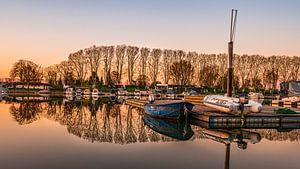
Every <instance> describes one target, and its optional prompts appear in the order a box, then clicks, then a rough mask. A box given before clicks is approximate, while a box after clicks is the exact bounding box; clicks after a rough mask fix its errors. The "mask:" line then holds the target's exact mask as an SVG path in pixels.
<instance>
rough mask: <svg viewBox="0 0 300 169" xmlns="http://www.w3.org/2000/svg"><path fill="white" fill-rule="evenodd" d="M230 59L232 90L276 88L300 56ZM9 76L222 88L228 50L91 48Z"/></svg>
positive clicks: (292, 75) (24, 65)
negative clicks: (42, 66)
mask: <svg viewBox="0 0 300 169" xmlns="http://www.w3.org/2000/svg"><path fill="white" fill-rule="evenodd" d="M233 63H234V87H235V88H236V89H249V88H250V89H253V90H259V89H264V90H266V89H275V88H276V86H277V84H278V83H279V82H282V81H289V80H298V79H299V68H300V66H299V65H300V64H299V63H300V57H299V56H293V57H290V56H269V57H265V56H262V55H234V61H233ZM10 77H11V78H13V79H16V78H17V79H19V80H21V81H24V82H28V81H42V80H45V81H47V82H49V83H50V84H52V85H61V84H68V85H77V86H80V85H83V84H90V85H95V84H99V83H101V84H104V85H116V84H128V85H141V86H146V85H147V86H148V85H153V84H156V83H166V84H194V85H199V86H207V87H213V88H220V89H225V88H226V81H227V54H224V53H223V54H202V53H197V52H185V51H183V50H170V49H157V48H155V49H150V48H146V47H141V48H140V47H136V46H128V45H117V46H91V47H89V48H85V49H81V50H79V51H76V52H73V53H70V54H69V56H68V58H67V60H65V61H62V62H60V63H59V64H54V65H51V66H49V67H45V68H41V66H39V65H37V64H35V63H33V62H31V61H26V60H20V61H18V62H17V63H15V64H14V66H13V69H12V70H11V72H10Z"/></svg>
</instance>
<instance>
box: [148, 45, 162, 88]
mask: <svg viewBox="0 0 300 169" xmlns="http://www.w3.org/2000/svg"><path fill="white" fill-rule="evenodd" d="M161 55H162V50H161V49H153V50H152V51H151V54H150V56H151V57H150V59H149V62H148V63H149V64H148V65H149V74H150V78H151V81H152V83H155V82H156V81H157V76H158V66H159V60H160V57H161Z"/></svg>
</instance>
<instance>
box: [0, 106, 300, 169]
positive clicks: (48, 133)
mask: <svg viewBox="0 0 300 169" xmlns="http://www.w3.org/2000/svg"><path fill="white" fill-rule="evenodd" d="M47 105H48V104H45V105H43V106H41V111H40V109H39V111H40V112H38V113H37V114H36V116H35V117H36V119H37V120H33V121H31V120H30V119H29V120H28V119H27V121H22V120H21V118H19V119H18V118H16V117H15V116H14V115H13V113H11V111H10V110H12V105H11V104H0V133H1V136H0V138H1V139H0V150H1V153H0V154H1V158H0V165H1V168H66V167H68V168H71V167H73V168H171V167H172V168H224V163H225V145H224V144H222V143H219V142H216V141H212V140H210V139H203V135H202V133H201V131H202V128H200V127H197V126H192V129H193V130H194V136H193V137H192V138H191V139H190V140H189V141H177V140H175V139H172V138H170V137H167V136H163V135H161V134H158V133H155V132H154V131H153V130H151V129H150V128H149V127H147V126H145V124H144V122H143V121H142V118H141V117H142V115H139V112H137V110H135V109H133V110H132V113H130V111H128V108H127V107H126V106H121V107H120V109H116V108H115V107H114V108H112V109H111V110H110V111H107V107H106V106H105V105H102V106H99V109H98V112H97V113H96V117H91V116H90V114H91V113H90V110H92V109H91V107H90V108H87V107H85V106H84V107H83V112H82V113H81V115H82V119H83V120H81V121H80V125H78V124H79V121H78V120H74V119H75V117H76V116H75V115H78V112H77V109H76V108H75V109H73V110H72V112H73V113H71V114H70V112H68V111H64V110H66V107H68V106H67V105H62V106H61V108H59V106H56V107H57V108H56V111H55V112H56V113H53V110H51V111H49V110H50V109H49V106H47ZM19 106H20V105H19V104H14V107H15V108H17V109H18V108H19ZM36 106H37V105H36ZM69 106H71V105H69ZM71 107H72V106H71ZM69 108H70V107H69ZM31 110H32V109H31ZM118 110H120V111H118ZM49 112H52V114H50V115H49ZM105 112H109V113H105ZM118 112H119V113H118ZM79 114H80V113H79ZM26 117H31V116H30V115H29V114H26ZM118 117H120V118H118ZM128 117H130V118H128ZM93 118H94V120H97V125H96V126H98V127H99V131H100V132H99V133H102V135H101V134H99V136H97V137H96V138H94V140H93V139H92V138H93V136H91V134H92V133H89V131H94V130H93V129H92V128H91V126H93V125H91V124H93V120H91V119H93ZM16 119H18V122H19V123H21V124H24V125H19V124H18V122H16ZM118 119H119V121H118ZM129 119H130V120H129ZM105 120H106V121H105ZM117 123H119V124H121V126H122V127H120V126H119V127H120V128H121V129H122V133H123V142H122V141H115V139H114V138H113V137H114V134H111V135H112V138H109V134H110V133H115V132H116V128H118V126H117V125H116V124H117ZM76 126H77V128H76ZM94 126H95V125H94ZM128 128H130V129H131V131H128ZM141 128H143V129H144V133H145V135H147V137H145V138H146V139H145V138H143V139H141V138H139V137H138V136H139V134H138V133H139V132H141ZM109 129H110V130H109ZM258 132H259V133H260V134H261V136H262V137H263V139H262V140H261V141H260V142H259V143H256V144H248V147H247V149H246V150H242V149H239V148H238V147H237V145H236V143H231V152H230V167H231V168H299V167H298V165H299V164H300V163H299V162H298V158H297V157H298V156H299V155H300V153H299V151H298V150H297V149H298V146H299V142H297V141H291V140H295V139H298V138H299V135H298V133H299V130H293V131H291V132H290V133H279V132H277V131H276V130H258ZM83 133H86V134H85V135H84V134H83ZM87 133H89V134H87ZM103 133H106V135H105V134H103ZM126 133H127V134H128V133H131V135H129V136H127V137H125V136H126ZM87 135H89V136H90V137H88V136H87ZM79 136H80V137H81V139H80V138H79ZM150 136H152V137H153V138H152V137H150ZM271 136H272V137H273V138H274V140H272V141H270V140H269V139H270V138H271ZM266 138H267V139H266ZM110 140H111V141H112V142H113V143H114V144H112V143H109V141H110ZM134 140H136V143H134V144H133V143H130V144H126V143H129V142H135V141H134ZM139 140H140V141H139ZM279 140H286V141H279ZM92 141H94V142H93V143H92ZM115 143H116V144H115Z"/></svg>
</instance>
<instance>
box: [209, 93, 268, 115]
mask: <svg viewBox="0 0 300 169" xmlns="http://www.w3.org/2000/svg"><path fill="white" fill-rule="evenodd" d="M203 103H204V105H205V106H207V107H210V108H214V109H216V110H219V111H221V112H226V113H232V112H238V111H239V110H240V107H241V103H239V99H238V98H234V97H227V96H223V95H207V96H205V97H204V99H203ZM244 110H245V111H249V112H253V113H259V112H261V110H262V105H261V104H260V103H258V102H256V101H253V100H249V102H248V104H245V105H244Z"/></svg>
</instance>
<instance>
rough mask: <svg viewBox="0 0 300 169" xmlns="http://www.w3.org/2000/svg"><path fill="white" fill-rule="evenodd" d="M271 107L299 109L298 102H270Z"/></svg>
mask: <svg viewBox="0 0 300 169" xmlns="http://www.w3.org/2000/svg"><path fill="white" fill-rule="evenodd" d="M272 106H279V107H286V108H291V107H293V108H298V109H300V102H291V101H283V100H272Z"/></svg>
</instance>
